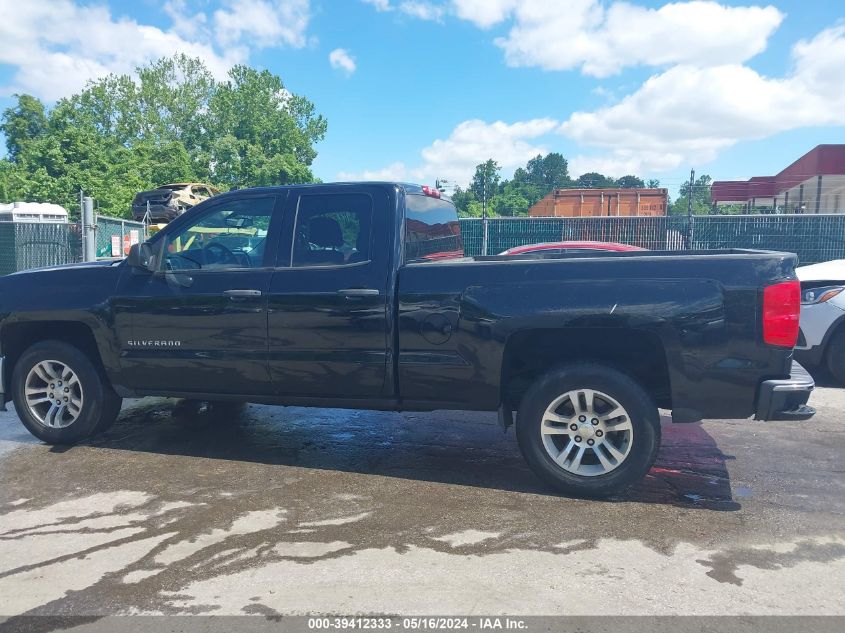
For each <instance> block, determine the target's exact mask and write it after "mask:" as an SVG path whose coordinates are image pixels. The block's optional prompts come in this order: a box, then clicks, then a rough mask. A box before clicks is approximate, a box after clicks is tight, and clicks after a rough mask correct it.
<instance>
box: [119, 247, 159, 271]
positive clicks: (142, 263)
mask: <svg viewBox="0 0 845 633" xmlns="http://www.w3.org/2000/svg"><path fill="white" fill-rule="evenodd" d="M126 263H127V264H129V265H130V266H131V267H132V268H141V269H143V270H149V271H153V270H154V268H155V257H154V256H153V249H152V246H150V245H149V243H148V242H143V243H142V244H133V245H132V247H131V248H130V249H129V255H127V256H126Z"/></svg>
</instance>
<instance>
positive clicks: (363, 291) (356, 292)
mask: <svg viewBox="0 0 845 633" xmlns="http://www.w3.org/2000/svg"><path fill="white" fill-rule="evenodd" d="M337 294H339V295H343V296H344V297H378V295H379V292H378V290H376V289H374V288H345V289H343V290H338V291H337Z"/></svg>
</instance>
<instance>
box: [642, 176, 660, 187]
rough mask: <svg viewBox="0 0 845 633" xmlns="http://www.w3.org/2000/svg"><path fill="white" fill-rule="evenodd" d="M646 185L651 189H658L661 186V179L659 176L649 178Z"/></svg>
mask: <svg viewBox="0 0 845 633" xmlns="http://www.w3.org/2000/svg"><path fill="white" fill-rule="evenodd" d="M645 186H646V187H648V188H649V189H657V188H659V187H660V181H659V180H658V179H657V178H649V179H648V180H647V181H646V183H645Z"/></svg>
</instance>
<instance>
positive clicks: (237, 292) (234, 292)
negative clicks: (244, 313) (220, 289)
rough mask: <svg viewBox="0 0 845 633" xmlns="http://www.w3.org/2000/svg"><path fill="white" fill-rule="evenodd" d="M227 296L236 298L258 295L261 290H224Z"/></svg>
mask: <svg viewBox="0 0 845 633" xmlns="http://www.w3.org/2000/svg"><path fill="white" fill-rule="evenodd" d="M223 294H224V295H226V296H227V297H231V298H233V299H234V298H238V297H260V296H261V291H260V290H226V291H225V292H224V293H223Z"/></svg>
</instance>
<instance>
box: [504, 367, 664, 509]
mask: <svg viewBox="0 0 845 633" xmlns="http://www.w3.org/2000/svg"><path fill="white" fill-rule="evenodd" d="M579 389H591V390H594V391H598V392H601V393H603V394H606V395H607V396H609V397H610V398H612V399H614V400H616V402H617V403H618V404H620V405H621V406H622V407H624V409H625V411H626V412H627V413H628V417H629V418H630V422H631V428H632V433H631V439H630V444H629V446H630V448H629V451H628V453H627V455H626V456H625V457H624V459H622V460H621V462H620V463H619V464H618V465H617V466H616V467H615V468H613V469H612V470H609V471H608V472H605V473H604V474H597V475H588V476H584V475H578V474H575V473H573V472H569V471H568V470H565V469H564V468H563V467H562V466H560V465H558V464H557V463H556V462H555V460H554V459H553V458H552V456H551V455H550V453H549V451H548V450H547V449H546V447H545V445H544V440H543V435H542V432H541V426H542V424H543V418H544V417H545V414H546V409H547V408H548V407H549V406H551V404H552V403H553V402H554V400H555V399H557V398H558V397H560V396H562V395H563V394H566V393H567V392H571V391H577V390H579ZM599 401H600V402H601V399H599ZM579 419H580V418H579ZM602 424H603V423H602ZM564 426H566V425H564ZM606 428H608V429H609V428H611V427H606ZM589 432H591V431H588V433H589ZM516 434H517V439H518V440H519V447H520V450H521V451H522V454H523V456H524V457H525V460H526V461H527V462H528V465H529V466H530V467H531V469H532V470H533V471H534V472H535V473H536V474H537V475H538V476H539V477H540V479H542V480H543V481H544V482H546V483H547V484H549V485H550V486H552V487H553V488H555V489H556V490H559V491H560V492H563V493H565V494H569V495H574V496H581V497H605V496H608V495H613V494H617V493H620V492H622V491H624V490H625V489H626V488H628V487H629V486H630V485H631V484H634V483H636V482H637V481H639V480H640V479H642V478H643V477H644V476H645V474H646V473H647V472H648V470H649V468H651V466H652V464H654V460H655V459H656V458H657V451H658V449H659V448H660V414H659V413H658V411H657V407H656V406H655V404H654V402H653V401H652V400H651V398H650V397H649V395H648V394H647V393H646V392H645V391H644V390H643V388H642V387H641V386H640V385H639V384H638V383H637V382H636V381H635V380H633V379H632V378H631V377H629V376H627V375H626V374H623V373H622V372H619V371H617V370H615V369H611V368H610V367H606V366H604V365H600V364H596V363H573V364H571V365H566V366H563V367H559V368H556V369H553V370H552V371H550V372H548V373H547V374H545V375H544V376H542V377H541V378H539V379H538V380H537V381H536V382H535V383H534V384H533V385H532V386H531V387H530V388H529V389H528V391H527V392H526V393H525V395H524V396H523V398H522V402H521V404H520V407H519V412H518V417H517V425H516ZM560 437H561V438H564V437H565V438H566V441H568V440H569V439H570V437H569V436H564V435H562V436H560ZM611 437H618V436H616V435H613V434H612V433H611V432H608V437H606V438H605V439H606V440H608V439H610V438H611ZM571 439H573V441H574V440H575V439H577V438H575V437H572V438H571ZM581 440H582V441H583V438H581ZM554 441H561V442H562V441H564V440H563V439H561V440H554ZM593 441H594V442H599V439H598V438H595V439H594V440H593ZM580 446H581V444H578V445H576V446H575V447H574V448H573V450H575V451H577V450H578V449H579V448H580ZM597 448H598V447H597ZM590 453H591V457H588V459H592V460H593V462H594V463H596V464H598V459H597V458H598V456H597V455H595V454H594V451H593V450H592V449H591V450H590ZM561 454H563V451H561ZM603 454H604V453H603Z"/></svg>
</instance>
